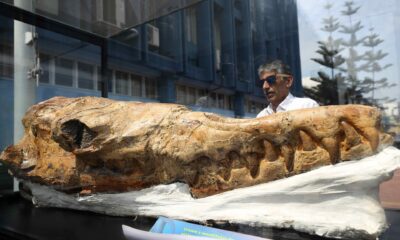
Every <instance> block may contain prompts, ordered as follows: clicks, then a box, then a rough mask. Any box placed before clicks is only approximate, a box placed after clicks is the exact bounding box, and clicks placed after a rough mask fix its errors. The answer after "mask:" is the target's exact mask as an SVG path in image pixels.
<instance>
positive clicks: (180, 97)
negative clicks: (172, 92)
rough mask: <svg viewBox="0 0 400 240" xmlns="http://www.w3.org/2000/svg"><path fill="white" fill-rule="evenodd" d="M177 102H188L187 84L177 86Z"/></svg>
mask: <svg viewBox="0 0 400 240" xmlns="http://www.w3.org/2000/svg"><path fill="white" fill-rule="evenodd" d="M176 103H179V104H186V88H185V86H181V85H177V86H176Z"/></svg>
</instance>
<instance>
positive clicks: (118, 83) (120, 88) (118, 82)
mask: <svg viewBox="0 0 400 240" xmlns="http://www.w3.org/2000/svg"><path fill="white" fill-rule="evenodd" d="M128 76H129V74H128V73H126V72H120V71H116V73H115V93H117V94H122V95H128V90H129V88H128Z"/></svg>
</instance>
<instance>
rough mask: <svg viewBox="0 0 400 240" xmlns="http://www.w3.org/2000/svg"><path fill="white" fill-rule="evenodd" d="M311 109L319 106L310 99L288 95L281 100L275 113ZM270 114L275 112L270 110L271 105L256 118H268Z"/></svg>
mask: <svg viewBox="0 0 400 240" xmlns="http://www.w3.org/2000/svg"><path fill="white" fill-rule="evenodd" d="M313 107H319V105H318V103H317V102H316V101H314V100H312V99H311V98H299V97H295V96H293V95H292V94H291V93H289V95H287V97H286V98H285V100H283V101H282V102H281V103H280V104H279V105H278V107H277V108H276V112H285V111H290V110H295V109H302V108H313ZM272 113H275V112H274V110H272V105H271V104H269V105H268V107H266V108H264V109H263V110H262V111H261V112H260V113H259V114H257V117H264V116H268V115H270V114H272Z"/></svg>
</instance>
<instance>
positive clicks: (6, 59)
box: [0, 45, 14, 79]
mask: <svg viewBox="0 0 400 240" xmlns="http://www.w3.org/2000/svg"><path fill="white" fill-rule="evenodd" d="M0 77H6V78H11V79H12V78H13V77H14V57H13V48H12V47H11V46H7V45H0Z"/></svg>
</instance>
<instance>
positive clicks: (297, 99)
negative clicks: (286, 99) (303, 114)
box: [292, 97, 319, 107]
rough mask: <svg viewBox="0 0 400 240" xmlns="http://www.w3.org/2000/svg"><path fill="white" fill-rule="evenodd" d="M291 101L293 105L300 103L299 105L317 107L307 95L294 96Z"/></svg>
mask: <svg viewBox="0 0 400 240" xmlns="http://www.w3.org/2000/svg"><path fill="white" fill-rule="evenodd" d="M292 103H293V104H294V105H300V106H299V107H318V106H319V104H318V103H317V102H316V101H315V100H313V99H311V98H308V97H294V98H293V101H292Z"/></svg>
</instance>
